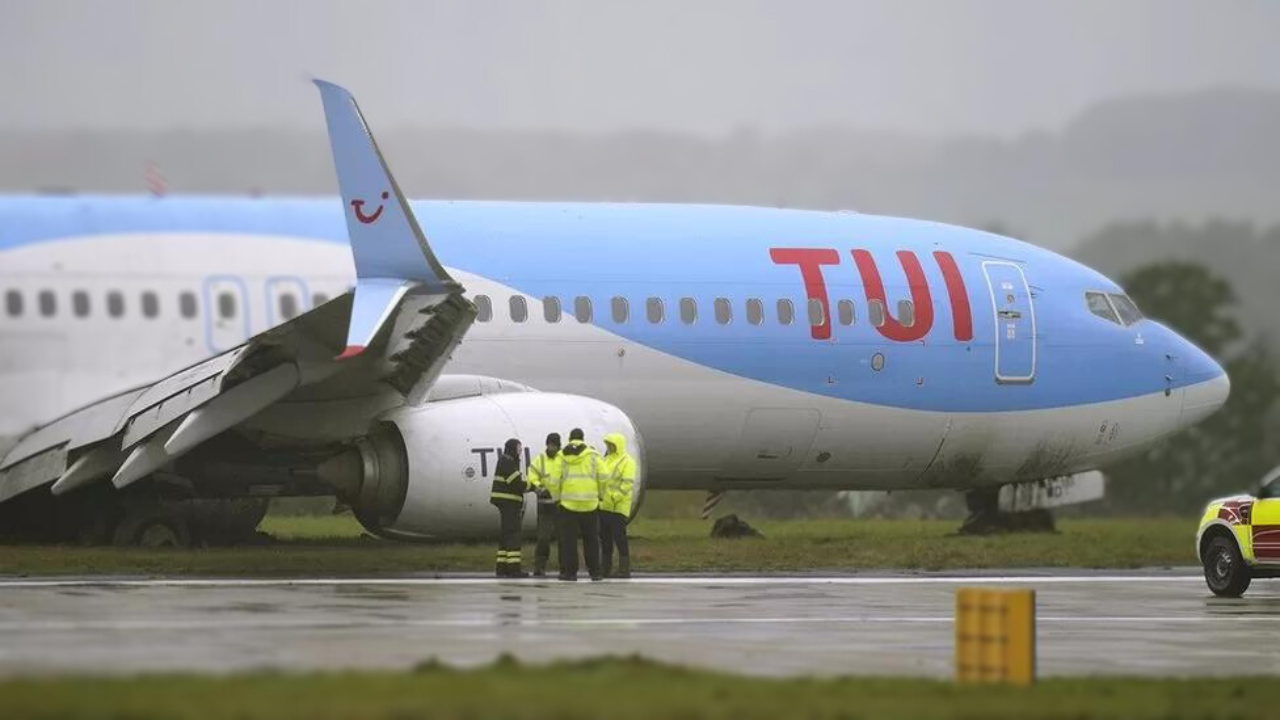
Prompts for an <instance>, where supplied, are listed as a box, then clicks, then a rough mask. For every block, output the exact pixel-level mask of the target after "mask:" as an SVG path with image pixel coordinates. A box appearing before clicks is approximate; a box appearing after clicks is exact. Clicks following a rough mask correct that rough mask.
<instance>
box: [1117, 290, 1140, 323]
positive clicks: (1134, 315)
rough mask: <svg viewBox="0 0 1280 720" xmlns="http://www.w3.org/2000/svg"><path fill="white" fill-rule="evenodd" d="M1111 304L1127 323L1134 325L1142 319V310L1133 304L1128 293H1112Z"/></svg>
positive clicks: (1121, 319)
mask: <svg viewBox="0 0 1280 720" xmlns="http://www.w3.org/2000/svg"><path fill="white" fill-rule="evenodd" d="M1111 305H1112V306H1113V307H1115V309H1116V312H1117V313H1119V315H1120V321H1121V322H1123V323H1124V324H1125V325H1132V324H1134V323H1136V322H1138V321H1139V320H1141V319H1142V311H1140V310H1138V306H1137V305H1134V304H1133V301H1132V300H1130V299H1129V296H1128V295H1112V296H1111Z"/></svg>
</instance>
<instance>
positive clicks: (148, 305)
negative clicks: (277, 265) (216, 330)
mask: <svg viewBox="0 0 1280 720" xmlns="http://www.w3.org/2000/svg"><path fill="white" fill-rule="evenodd" d="M292 297H293V296H292V295H291V296H290V298H292ZM159 314H160V298H158V297H156V294H155V293H153V292H151V291H150V290H148V291H147V292H144V293H142V315H143V316H144V317H148V318H153V317H155V316H157V315H159ZM290 317H293V316H292V315H290Z"/></svg>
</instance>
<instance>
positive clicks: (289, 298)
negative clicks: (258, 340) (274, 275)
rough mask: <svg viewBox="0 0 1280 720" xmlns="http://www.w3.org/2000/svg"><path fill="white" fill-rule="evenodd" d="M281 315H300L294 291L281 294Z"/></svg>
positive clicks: (289, 317) (287, 316)
mask: <svg viewBox="0 0 1280 720" xmlns="http://www.w3.org/2000/svg"><path fill="white" fill-rule="evenodd" d="M279 305H280V317H281V318H282V319H284V320H292V319H293V318H296V317H298V298H297V297H296V296H295V295H294V294H293V293H281V294H280V302H279ZM142 311H143V312H144V313H145V312H146V311H147V297H146V296H145V295H143V296H142Z"/></svg>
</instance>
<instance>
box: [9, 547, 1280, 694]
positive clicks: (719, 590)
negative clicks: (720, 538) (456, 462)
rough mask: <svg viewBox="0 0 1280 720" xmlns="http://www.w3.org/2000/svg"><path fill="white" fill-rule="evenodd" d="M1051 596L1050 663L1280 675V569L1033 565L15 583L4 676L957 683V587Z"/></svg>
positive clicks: (1078, 668)
mask: <svg viewBox="0 0 1280 720" xmlns="http://www.w3.org/2000/svg"><path fill="white" fill-rule="evenodd" d="M975 582H981V583H984V584H985V585H1001V586H1010V587H1032V588H1035V589H1036V590H1037V602H1038V617H1039V633H1038V643H1039V664H1040V669H1041V672H1042V673H1044V674H1054V675H1060V674H1070V675H1081V674H1125V675H1204V674H1221V675H1239V674H1277V673H1280V581H1259V582H1257V583H1255V584H1254V587H1253V588H1251V590H1250V592H1249V594H1248V595H1247V596H1246V597H1245V598H1244V599H1242V600H1223V599H1219V598H1214V597H1212V596H1210V595H1209V594H1208V592H1207V591H1206V590H1205V588H1204V584H1203V582H1202V581H1201V580H1200V579H1199V578H1198V577H1196V576H1194V575H1192V574H1189V573H1187V572H1171V573H1158V572H1157V573H1143V574H1136V575H1133V576H1124V575H1118V574H1115V573H1099V574H1085V575H1078V576H1064V575H1060V574H1053V573H1043V574H1035V575H1027V576H1021V577H1014V578H1000V577H994V576H992V575H991V574H990V573H986V574H982V575H975V576H974V577H969V578H966V577H954V576H941V575H939V576H931V575H887V576H845V577H839V578H804V577H789V578H786V577H762V578H749V577H712V578H697V577H691V576H681V577H673V578H656V577H649V578H641V579H638V580H636V581H632V582H625V581H622V582H606V583H600V584H594V583H585V582H580V583H576V584H568V583H557V582H554V581H550V582H547V581H535V580H525V581H506V582H498V581H494V580H491V579H487V578H481V577H474V576H473V577H465V576H459V577H453V578H443V579H432V578H412V577H411V578H404V579H391V578H379V579H373V580H367V581H362V580H341V581H325V580H310V581H303V582H290V581H265V582H264V581H250V580H245V581H237V580H208V581H194V582H192V581H148V580H129V581H115V580H110V579H107V580H105V581H104V580H102V579H96V580H85V581H78V582H69V583H47V582H44V581H20V580H15V581H8V582H6V581H4V580H0V674H5V675H12V674H27V673H45V672H62V671H77V672H101V673H119V672H135V671H170V672H172V671H178V670H190V671H217V672H221V671H235V670H251V669H258V668H263V667H276V668H285V669H309V668H350V667H387V668H408V667H412V666H413V665H415V664H417V663H418V662H421V661H423V660H425V659H428V658H438V659H440V660H442V661H444V662H447V663H450V664H455V665H464V666H465V665H473V664H480V663H485V662H489V661H491V660H492V659H493V658H494V657H496V656H497V655H499V654H501V653H511V654H513V655H515V656H517V657H519V658H521V659H524V660H528V661H546V660H552V659H560V658H577V657H589V656H598V655H605V654H614V655H617V654H629V653H640V654H642V655H645V656H648V657H652V658H656V659H660V660H664V661H668V662H676V663H684V664H691V665H698V666H703V667H710V668H717V669H721V670H727V671H732V672H744V673H752V674H764V675H790V674H810V673H814V674H821V675H840V674H890V675H902V674H916V675H930V676H946V675H949V674H950V672H951V662H952V643H953V628H952V611H953V607H954V592H955V589H956V588H957V587H960V586H962V585H965V584H969V583H975Z"/></svg>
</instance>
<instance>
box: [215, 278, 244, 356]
mask: <svg viewBox="0 0 1280 720" xmlns="http://www.w3.org/2000/svg"><path fill="white" fill-rule="evenodd" d="M204 309H205V313H204V318H205V321H204V322H205V340H206V342H207V343H208V345H209V350H211V351H213V352H223V351H226V350H230V349H231V348H233V347H235V346H237V345H239V344H241V343H243V342H244V341H246V340H248V339H249V335H250V332H249V291H248V287H247V286H246V285H245V283H244V281H243V280H241V279H240V278H237V277H231V276H228V275H222V276H215V277H210V278H206V279H205V281H204Z"/></svg>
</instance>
